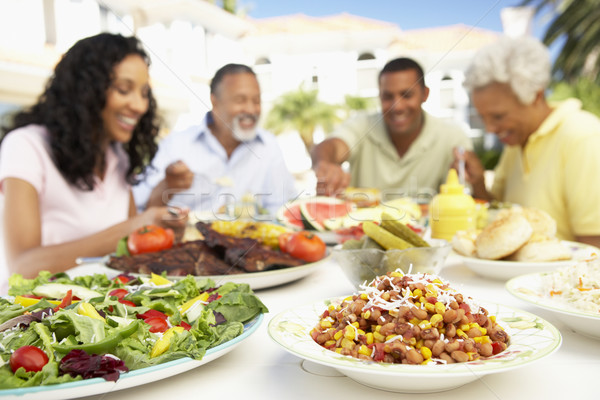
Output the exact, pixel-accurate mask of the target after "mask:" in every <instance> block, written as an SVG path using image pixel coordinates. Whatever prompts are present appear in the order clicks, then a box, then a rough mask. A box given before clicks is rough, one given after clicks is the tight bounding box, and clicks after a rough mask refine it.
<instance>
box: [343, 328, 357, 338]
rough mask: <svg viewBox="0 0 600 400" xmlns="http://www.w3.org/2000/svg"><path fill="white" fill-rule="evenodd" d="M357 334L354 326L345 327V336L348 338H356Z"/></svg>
mask: <svg viewBox="0 0 600 400" xmlns="http://www.w3.org/2000/svg"><path fill="white" fill-rule="evenodd" d="M355 335H356V332H355V331H354V329H352V328H346V329H344V338H346V339H348V340H354V337H355Z"/></svg>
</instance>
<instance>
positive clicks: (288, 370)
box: [86, 255, 600, 400]
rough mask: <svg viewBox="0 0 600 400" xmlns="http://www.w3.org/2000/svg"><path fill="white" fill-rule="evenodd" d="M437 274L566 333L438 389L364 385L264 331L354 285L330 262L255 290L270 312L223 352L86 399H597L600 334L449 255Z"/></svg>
mask: <svg viewBox="0 0 600 400" xmlns="http://www.w3.org/2000/svg"><path fill="white" fill-rule="evenodd" d="M440 275H441V276H442V277H444V278H445V279H447V280H449V281H450V282H451V283H452V284H453V285H454V286H455V287H456V288H458V289H460V290H462V291H464V292H465V293H466V294H469V295H471V296H472V297H474V298H476V299H480V300H487V301H492V302H496V303H500V304H504V305H507V306H512V307H516V308H520V309H523V310H526V311H529V312H532V313H535V314H537V315H539V316H540V317H542V318H544V319H546V320H547V321H549V322H551V323H552V324H554V325H555V326H556V327H557V328H558V329H559V330H560V332H561V334H562V336H563V343H562V346H561V348H560V349H559V350H558V351H557V352H556V353H554V354H552V355H551V356H549V357H546V358H543V359H542V360H540V361H539V362H535V363H533V364H530V365H526V366H524V367H521V368H518V369H516V370H511V371H506V372H502V373H497V374H493V375H488V376H485V377H483V378H481V379H479V380H477V381H475V382H472V383H469V384H467V385H465V386H462V387H460V388H457V389H453V390H451V391H446V392H441V393H432V394H419V395H415V394H399V393H391V392H385V391H381V390H377V389H372V388H369V387H366V386H363V385H361V384H359V383H356V382H355V381H353V380H351V379H349V378H347V377H345V376H342V375H341V374H339V373H338V372H337V371H335V370H333V369H330V368H328V367H321V366H319V365H317V364H314V363H312V362H308V361H303V360H302V359H300V358H298V357H296V356H294V355H292V354H289V353H288V352H286V351H285V350H284V349H283V348H282V347H280V346H279V345H278V344H277V343H275V342H274V341H273V340H272V339H271V338H270V337H269V335H268V332H267V326H268V323H269V321H270V319H271V318H272V317H273V316H274V315H276V314H277V313H279V312H280V311H283V310H286V309H288V308H291V307H295V306H300V305H304V304H308V303H313V302H315V301H318V300H321V299H325V298H330V297H336V296H344V295H348V294H351V293H353V292H354V288H353V286H352V285H351V284H350V282H349V281H348V280H347V279H346V278H345V276H344V275H343V273H342V271H341V269H340V267H339V266H338V265H337V264H336V263H335V262H334V261H330V262H326V263H324V264H323V265H322V266H321V267H320V268H319V269H317V270H315V271H314V272H313V273H312V274H310V275H309V276H307V277H305V278H303V279H301V280H298V281H296V282H292V283H289V284H286V285H282V286H279V287H275V288H270V289H263V290H258V291H257V294H258V296H259V297H260V299H261V300H262V301H263V302H264V303H265V304H266V306H267V307H268V308H269V311H270V312H269V313H268V314H267V315H266V317H265V319H264V321H263V323H262V325H261V326H260V327H259V329H258V330H257V331H256V332H255V333H254V334H253V335H252V336H250V337H249V338H248V339H246V340H245V341H243V342H242V343H241V344H240V345H239V346H238V347H237V348H235V349H234V350H233V351H231V352H230V353H228V354H226V355H225V356H223V357H221V358H219V359H217V360H215V361H213V362H210V363H208V364H205V365H203V366H200V367H198V368H195V369H193V370H190V371H188V372H185V373H183V374H180V375H177V376H173V377H170V378H166V379H163V380H159V381H156V382H148V383H147V384H145V385H142V386H138V387H134V388H131V389H125V390H121V391H115V392H111V393H107V394H102V395H98V396H92V397H86V399H96V400H100V399H102V400H113V399H114V400H116V399H128V400H136V399H139V400H151V399H157V400H165V399H173V400H174V399H179V398H181V399H286V400H287V399H303V400H304V399H346V400H349V399H419V400H429V399H444V400H447V399H460V400H470V399H473V400H482V399H502V400H515V399H561V398H565V399H566V398H574V396H576V397H577V398H582V399H591V398H597V396H598V390H597V387H596V384H595V383H596V382H597V381H596V379H598V378H599V377H600V341H598V340H593V339H590V338H587V337H585V336H582V335H579V334H576V333H575V332H573V331H572V330H570V329H569V328H568V327H566V326H565V325H564V324H562V323H561V322H560V321H558V320H557V319H556V318H554V317H553V315H552V314H551V313H550V312H546V311H544V310H540V309H537V308H535V307H534V306H530V305H528V304H527V303H525V302H522V301H521V300H519V299H516V298H514V297H513V296H512V295H510V294H509V293H508V292H507V291H506V290H505V289H504V282H501V281H492V280H488V279H485V278H481V277H478V276H477V275H475V274H473V273H472V272H471V271H470V270H469V269H467V267H465V266H464V265H462V264H460V263H459V262H458V261H457V259H456V258H454V257H453V256H452V255H450V257H449V259H448V260H447V263H446V266H445V267H444V269H443V270H442V272H441V274H440Z"/></svg>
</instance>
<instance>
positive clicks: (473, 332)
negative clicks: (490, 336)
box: [467, 327, 481, 338]
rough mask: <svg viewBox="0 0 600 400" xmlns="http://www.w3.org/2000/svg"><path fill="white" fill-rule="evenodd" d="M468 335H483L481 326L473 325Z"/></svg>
mask: <svg viewBox="0 0 600 400" xmlns="http://www.w3.org/2000/svg"><path fill="white" fill-rule="evenodd" d="M467 336H468V337H470V338H474V337H479V336H481V331H480V330H479V328H475V327H473V328H471V329H469V331H468V332H467Z"/></svg>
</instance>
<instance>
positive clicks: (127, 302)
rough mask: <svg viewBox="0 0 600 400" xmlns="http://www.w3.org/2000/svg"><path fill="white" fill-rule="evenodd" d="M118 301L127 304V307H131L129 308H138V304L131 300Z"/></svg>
mask: <svg viewBox="0 0 600 400" xmlns="http://www.w3.org/2000/svg"><path fill="white" fill-rule="evenodd" d="M117 301H118V302H119V303H121V304H125V305H126V306H129V307H137V304H135V303H134V302H133V301H129V300H125V299H119V300H117Z"/></svg>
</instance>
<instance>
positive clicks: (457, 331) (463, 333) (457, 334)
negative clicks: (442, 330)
mask: <svg viewBox="0 0 600 400" xmlns="http://www.w3.org/2000/svg"><path fill="white" fill-rule="evenodd" d="M456 336H461V337H465V338H466V337H468V335H467V334H466V333H465V332H464V331H463V330H462V329H457V330H456Z"/></svg>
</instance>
